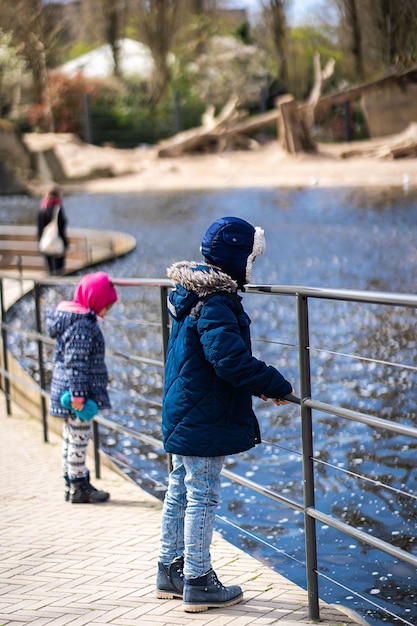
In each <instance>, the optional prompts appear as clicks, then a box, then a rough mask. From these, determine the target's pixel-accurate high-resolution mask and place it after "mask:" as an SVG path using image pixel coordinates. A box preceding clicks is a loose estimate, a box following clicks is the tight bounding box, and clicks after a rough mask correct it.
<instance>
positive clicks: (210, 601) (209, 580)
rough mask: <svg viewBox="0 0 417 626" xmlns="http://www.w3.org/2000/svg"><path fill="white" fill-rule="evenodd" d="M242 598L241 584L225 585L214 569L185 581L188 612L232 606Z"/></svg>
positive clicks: (186, 608)
mask: <svg viewBox="0 0 417 626" xmlns="http://www.w3.org/2000/svg"><path fill="white" fill-rule="evenodd" d="M242 598H243V593H242V589H241V588H240V587H239V585H232V586H231V587H225V586H224V585H222V583H221V582H220V580H219V579H218V578H217V576H216V573H215V572H214V571H213V570H212V569H211V570H210V571H209V572H208V573H207V574H206V575H205V576H201V577H200V578H192V579H190V580H187V579H186V580H185V581H184V594H183V599H184V601H183V609H184V611H186V612H188V613H199V612H201V611H207V610H208V609H210V608H212V609H218V608H221V607H224V606H232V605H233V604H238V603H239V602H240V601H241V600H242Z"/></svg>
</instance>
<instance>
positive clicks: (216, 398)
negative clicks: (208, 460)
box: [162, 261, 292, 456]
mask: <svg viewBox="0 0 417 626" xmlns="http://www.w3.org/2000/svg"><path fill="white" fill-rule="evenodd" d="M168 276H169V277H170V278H171V279H173V280H174V281H175V283H176V288H175V290H174V291H172V292H171V293H170V296H169V303H168V307H169V311H170V314H171V316H172V318H173V324H172V331H171V335H170V340H169V344H168V353H167V363H166V370H165V389H164V402H163V411H162V431H163V441H164V446H165V450H166V451H167V452H171V453H174V454H181V455H186V456H222V455H228V454H236V453H238V452H243V451H244V450H248V449H249V448H252V447H253V446H254V445H255V444H257V443H260V431H259V425H258V421H257V419H256V416H255V414H254V412H253V409H252V396H253V395H257V396H260V395H262V394H264V395H265V396H267V397H269V398H280V397H283V396H285V395H286V394H288V393H291V391H292V385H291V384H290V383H289V382H288V381H287V380H286V379H285V378H284V377H283V376H282V374H281V373H280V372H279V371H278V370H277V369H275V368H274V367H272V366H268V365H266V364H265V363H264V362H263V361H260V360H259V359H256V358H255V357H254V356H253V355H252V351H251V340H250V329H249V325H250V319H249V317H248V316H247V314H246V313H245V312H244V310H243V308H242V305H241V303H240V300H241V298H240V297H239V296H237V294H236V288H237V285H236V283H235V281H233V280H232V279H231V278H230V276H228V275H227V274H224V273H223V272H221V271H220V270H218V269H216V268H214V267H212V266H207V265H199V264H197V263H193V262H187V261H181V262H180V263H175V264H174V265H173V266H172V267H171V268H170V269H169V270H168Z"/></svg>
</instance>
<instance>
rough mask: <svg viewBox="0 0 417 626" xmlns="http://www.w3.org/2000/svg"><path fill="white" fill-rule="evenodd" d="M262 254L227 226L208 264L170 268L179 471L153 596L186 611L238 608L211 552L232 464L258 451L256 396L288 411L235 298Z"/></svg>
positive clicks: (173, 479)
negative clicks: (230, 459) (228, 461)
mask: <svg viewBox="0 0 417 626" xmlns="http://www.w3.org/2000/svg"><path fill="white" fill-rule="evenodd" d="M264 248H265V240H264V234H263V230H262V229H261V228H259V227H256V228H254V227H253V226H252V225H251V224H249V223H248V222H246V221H245V220H242V219H240V218H237V217H224V218H221V219H219V220H218V221H216V222H214V224H212V225H211V226H210V227H209V229H208V230H207V232H206V234H205V236H204V238H203V242H202V246H201V251H202V254H203V256H204V262H201V263H197V262H195V261H180V262H178V263H175V264H174V265H172V266H171V267H170V268H169V269H168V277H169V278H171V280H172V281H173V283H174V285H175V289H174V291H172V292H171V293H170V295H169V303H168V310H169V312H170V315H171V316H172V319H173V322H172V330H171V334H170V339H169V344H168V351H167V361H166V368H165V388H164V400H163V409H162V434H163V441H164V448H165V450H166V452H169V453H171V454H172V470H171V472H170V475H169V481H168V490H167V493H166V496H165V500H164V506H163V513H162V524H161V541H160V550H159V563H158V574H157V582H156V587H157V590H156V595H157V597H158V598H165V599H170V598H175V597H177V598H183V608H184V610H185V611H188V612H200V611H205V610H207V609H208V608H210V607H225V606H231V605H233V604H237V603H238V602H240V601H241V599H242V596H243V594H242V589H241V588H240V587H239V586H238V585H232V586H229V587H225V586H224V585H222V583H221V582H220V581H219V579H218V578H217V575H216V573H215V572H214V570H213V568H212V564H211V556H210V546H211V541H212V535H213V528H214V521H215V516H216V509H217V507H218V504H219V500H220V473H221V471H222V468H223V463H224V458H225V455H229V454H238V453H239V452H244V451H245V450H249V449H250V448H252V447H253V446H255V445H256V444H258V443H260V442H261V437H260V429H259V424H258V421H257V418H256V416H255V413H254V412H253V409H252V396H253V395H255V396H259V397H261V398H263V399H264V400H266V399H267V398H271V399H272V401H273V402H274V403H275V404H277V405H279V404H286V401H285V400H283V398H284V396H286V395H287V394H290V393H293V389H292V385H291V383H289V382H288V381H287V380H286V379H285V378H284V377H283V375H282V374H281V373H280V372H279V371H278V370H277V369H276V368H275V367H272V366H268V365H266V363H264V362H263V361H260V360H259V359H257V358H255V357H254V356H253V355H252V350H251V339H250V330H249V325H250V319H249V317H248V315H247V314H246V313H245V311H244V309H243V307H242V303H241V300H242V298H241V297H240V296H239V295H238V294H237V291H238V289H241V290H242V291H244V285H245V284H246V283H248V282H249V281H250V274H251V267H252V263H253V261H254V260H255V258H256V256H257V255H259V254H262V253H263V251H264Z"/></svg>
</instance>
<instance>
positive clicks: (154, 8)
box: [132, 0, 189, 104]
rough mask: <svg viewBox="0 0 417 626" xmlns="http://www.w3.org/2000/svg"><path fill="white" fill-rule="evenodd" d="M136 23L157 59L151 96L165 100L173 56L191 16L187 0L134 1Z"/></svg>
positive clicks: (141, 39)
mask: <svg viewBox="0 0 417 626" xmlns="http://www.w3.org/2000/svg"><path fill="white" fill-rule="evenodd" d="M132 6H133V7H134V9H133V13H132V23H133V25H134V27H135V29H136V31H137V33H138V38H139V39H140V41H142V42H143V43H144V44H146V45H147V46H148V47H149V49H150V51H151V54H152V58H153V61H154V65H155V68H154V73H153V77H152V82H151V86H150V94H149V96H150V97H149V99H150V102H151V103H152V104H157V103H158V102H160V101H161V99H162V98H163V96H164V95H165V93H166V89H167V86H168V84H169V82H170V79H171V69H170V63H169V56H170V53H172V49H173V46H174V42H175V41H176V39H177V38H178V36H179V33H180V32H181V30H182V28H183V25H184V24H185V23H186V22H187V19H188V15H189V14H188V2H187V0H133V2H132Z"/></svg>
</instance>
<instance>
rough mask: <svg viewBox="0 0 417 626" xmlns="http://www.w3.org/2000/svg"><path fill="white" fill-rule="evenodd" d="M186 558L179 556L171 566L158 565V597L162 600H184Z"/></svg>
mask: <svg viewBox="0 0 417 626" xmlns="http://www.w3.org/2000/svg"><path fill="white" fill-rule="evenodd" d="M183 569H184V557H182V556H178V557H177V558H176V559H175V560H174V561H173V562H172V563H171V565H164V564H163V563H158V574H157V577H156V597H157V598H159V599H160V600H172V599H173V598H182V590H183V587H184V572H183Z"/></svg>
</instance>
